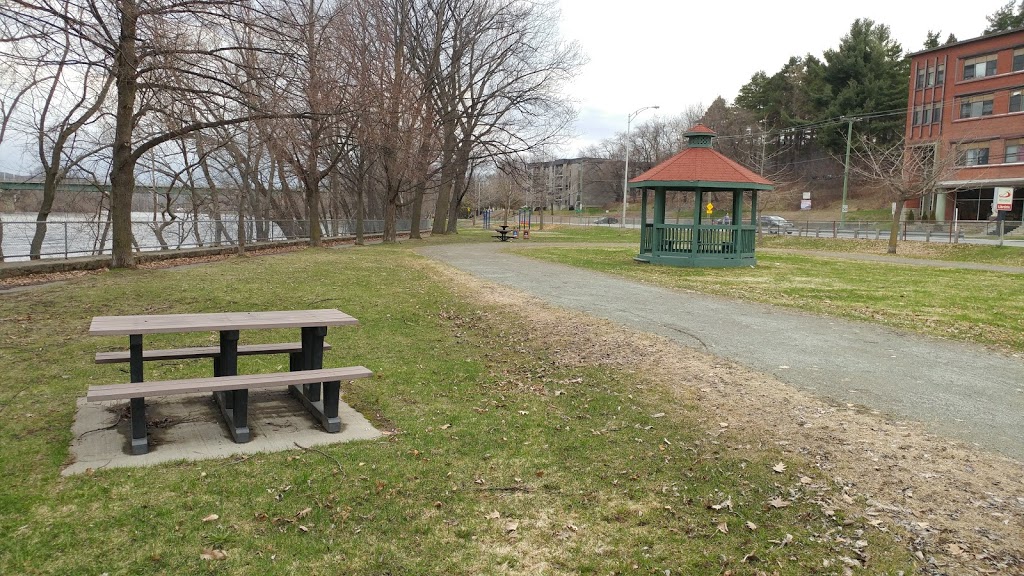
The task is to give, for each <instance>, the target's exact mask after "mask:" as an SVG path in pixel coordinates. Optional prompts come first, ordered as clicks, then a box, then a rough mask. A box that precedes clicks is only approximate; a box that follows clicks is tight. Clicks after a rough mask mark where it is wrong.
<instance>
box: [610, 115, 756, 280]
mask: <svg viewBox="0 0 1024 576" xmlns="http://www.w3.org/2000/svg"><path fill="white" fill-rule="evenodd" d="M684 136H686V138H687V141H688V144H687V148H685V149H684V150H683V151H682V152H680V153H678V154H676V155H675V156H673V157H671V158H669V159H668V160H665V161H664V162H662V163H661V164H658V165H657V166H655V167H654V168H651V169H650V170H648V171H646V172H644V173H643V174H641V175H639V176H637V177H636V178H633V179H632V180H630V181H629V182H630V183H629V187H630V188H639V189H640V190H641V192H642V194H641V204H640V212H641V221H642V222H643V228H642V230H641V233H640V254H639V255H637V257H636V260H638V261H641V262H650V263H652V264H667V265H669V266H690V267H697V266H701V267H728V266H750V265H754V264H756V263H757V259H756V258H755V256H754V240H755V238H756V234H757V193H758V191H761V190H765V191H769V190H772V189H773V188H774V186H773V184H772V183H771V182H770V181H768V180H766V179H765V178H763V177H761V176H759V175H757V174H755V173H754V172H751V171H750V170H748V169H747V168H744V167H743V166H741V165H740V164H739V163H737V162H734V161H733V160H730V159H729V158H727V157H726V156H725V155H723V154H722V153H721V152H719V151H717V150H715V149H714V148H712V139H713V138H714V137H715V136H716V134H715V131H714V130H712V129H710V128H708V127H707V126H705V125H703V124H697V125H696V126H694V127H693V128H690V130H689V131H687V132H686V133H685V134H684ZM651 191H653V192H654V195H653V196H654V206H653V209H654V210H653V218H652V219H651V220H652V221H651V222H650V223H648V221H647V220H648V200H649V198H650V192H651ZM667 192H693V194H694V208H693V221H692V223H689V224H686V223H679V224H666V223H665V212H666V211H665V198H666V193H667ZM711 192H731V199H732V202H731V204H730V208H731V210H728V213H729V214H730V218H729V219H726V220H725V221H723V222H722V223H719V224H716V223H714V222H710V221H709V222H705V220H706V219H709V218H710V216H711V209H712V206H711V203H710V202H709V203H707V204H706V203H705V200H706V199H707V198H709V197H710V196H709V195H710V193H711ZM748 192H749V193H750V217H749V219H748V221H747V222H746V223H744V216H745V215H744V213H743V209H744V204H745V202H744V198H745V196H746V194H747V193H748Z"/></svg>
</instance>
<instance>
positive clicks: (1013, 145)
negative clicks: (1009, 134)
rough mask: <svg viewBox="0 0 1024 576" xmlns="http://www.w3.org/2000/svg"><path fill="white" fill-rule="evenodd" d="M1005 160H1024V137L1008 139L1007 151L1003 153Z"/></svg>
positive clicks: (1011, 161) (1007, 161)
mask: <svg viewBox="0 0 1024 576" xmlns="http://www.w3.org/2000/svg"><path fill="white" fill-rule="evenodd" d="M1003 162H1006V163H1007V164H1010V163H1013V162H1024V138H1017V139H1016V140H1007V141H1006V151H1005V153H1004V154H1003Z"/></svg>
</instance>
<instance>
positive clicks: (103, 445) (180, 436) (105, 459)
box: [61, 389, 383, 476]
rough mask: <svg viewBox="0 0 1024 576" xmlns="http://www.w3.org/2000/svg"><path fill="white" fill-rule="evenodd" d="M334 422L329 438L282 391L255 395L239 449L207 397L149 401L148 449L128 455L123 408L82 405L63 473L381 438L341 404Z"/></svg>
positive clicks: (126, 417)
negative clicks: (247, 432) (244, 439)
mask: <svg viewBox="0 0 1024 576" xmlns="http://www.w3.org/2000/svg"><path fill="white" fill-rule="evenodd" d="M338 416H339V417H340V418H341V424H342V428H341V432H338V433H335V434H329V433H327V432H325V431H324V429H323V428H321V427H320V425H319V424H318V423H317V422H316V421H314V420H313V419H312V418H311V417H310V414H309V412H307V411H306V409H305V408H304V407H303V406H302V404H300V403H299V402H297V401H296V400H295V398H293V397H292V396H290V395H289V394H288V391H287V390H285V389H281V390H260V391H253V392H251V393H250V394H249V428H250V430H251V432H252V440H251V441H249V442H246V443H244V444H236V443H235V442H233V441H232V440H231V435H230V434H229V433H228V429H227V426H226V425H225V424H224V422H223V418H221V415H220V413H219V411H218V409H217V405H216V403H215V402H214V400H213V397H212V396H211V395H210V394H191V395H185V396H168V397H161V398H152V399H149V398H147V399H146V418H147V421H148V423H149V425H148V431H149V442H150V446H149V448H150V449H149V453H147V454H140V455H137V456H133V455H132V454H131V452H130V449H129V446H128V438H129V437H130V436H131V433H130V431H129V429H130V427H131V417H130V416H129V414H128V401H127V400H124V401H113V402H86V401H85V398H79V399H78V401H77V409H76V412H75V421H74V424H73V425H72V428H71V432H72V440H71V453H70V461H71V464H69V465H68V466H67V467H65V468H64V469H63V470H61V474H62V475H64V476H68V475H71V474H81V473H83V472H86V471H88V470H90V469H92V470H100V469H104V468H125V467H138V466H151V465H154V464H160V463H163V462H173V461H176V460H206V459H215V458H226V457H229V456H232V455H236V454H256V453H260V452H277V451H282V450H294V449H297V448H300V447H301V448H308V447H311V446H324V445H328V444H338V443H343V442H351V441H353V440H372V439H374V438H379V437H381V436H382V435H383V434H382V433H381V432H380V431H379V430H377V429H376V428H374V427H373V425H372V424H370V422H369V421H368V420H367V419H366V418H365V417H363V415H362V414H360V413H359V412H356V411H355V410H354V409H353V408H352V407H351V406H349V405H348V404H346V403H345V402H344V401H342V402H341V403H340V404H339V407H338Z"/></svg>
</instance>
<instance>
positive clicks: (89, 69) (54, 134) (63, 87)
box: [29, 30, 113, 260]
mask: <svg viewBox="0 0 1024 576" xmlns="http://www.w3.org/2000/svg"><path fill="white" fill-rule="evenodd" d="M63 42H64V45H63V47H62V49H61V54H60V56H59V57H58V58H57V59H56V62H57V64H56V66H55V67H54V68H53V71H52V73H51V74H49V75H48V76H47V78H46V80H45V81H43V82H41V84H49V86H47V87H46V88H45V92H44V93H43V94H40V95H39V96H40V98H39V99H38V102H37V103H36V106H35V108H37V110H36V112H37V114H36V117H35V118H34V120H33V124H34V132H35V136H36V143H37V150H36V151H37V154H38V158H39V164H40V166H41V167H42V176H43V198H42V202H41V203H40V206H39V212H38V213H37V214H36V226H35V234H34V235H33V236H32V242H31V245H30V249H29V254H30V258H31V259H33V260H38V259H39V258H40V255H41V252H42V246H43V240H44V239H45V237H46V221H47V219H48V218H49V216H50V211H51V210H52V209H53V202H54V200H55V199H56V196H57V189H58V187H59V186H60V185H61V183H62V182H63V180H64V177H65V175H66V174H67V173H68V172H69V171H71V170H74V169H75V168H76V167H77V166H78V165H79V164H81V163H82V162H83V161H84V160H85V159H86V158H89V157H90V156H92V155H93V154H96V153H99V152H101V151H103V150H105V149H106V146H105V145H98V146H96V147H91V146H88V145H87V146H86V147H85V148H86V149H84V150H82V149H75V148H76V147H75V146H74V143H75V138H76V136H78V133H79V131H80V130H82V128H83V127H85V126H86V125H88V124H90V123H91V122H92V121H93V120H94V119H95V117H96V115H97V113H99V111H100V109H101V108H102V106H103V105H104V103H105V101H106V97H107V92H108V91H109V90H110V86H111V84H112V83H113V77H112V76H109V75H107V74H106V71H105V70H103V69H102V68H99V67H97V66H93V65H88V66H84V67H82V69H81V70H79V71H77V72H78V74H77V75H75V76H73V77H70V78H69V74H67V68H68V66H67V58H68V56H69V55H70V54H71V52H72V42H80V39H76V38H73V37H72V36H71V35H70V34H69V33H68V31H67V30H64V37H63ZM85 50H86V49H85V47H82V46H79V47H77V49H76V51H78V52H83V51H85ZM96 76H99V78H96ZM68 100H70V101H68Z"/></svg>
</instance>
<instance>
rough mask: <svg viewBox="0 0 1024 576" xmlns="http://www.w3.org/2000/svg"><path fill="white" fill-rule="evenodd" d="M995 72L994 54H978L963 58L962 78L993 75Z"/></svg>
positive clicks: (968, 78)
mask: <svg viewBox="0 0 1024 576" xmlns="http://www.w3.org/2000/svg"><path fill="white" fill-rule="evenodd" d="M995 73H996V55H995V54H989V55H987V56H978V57H976V58H968V59H966V60H964V80H970V79H971V78H983V77H985V76H994V75H995Z"/></svg>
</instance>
